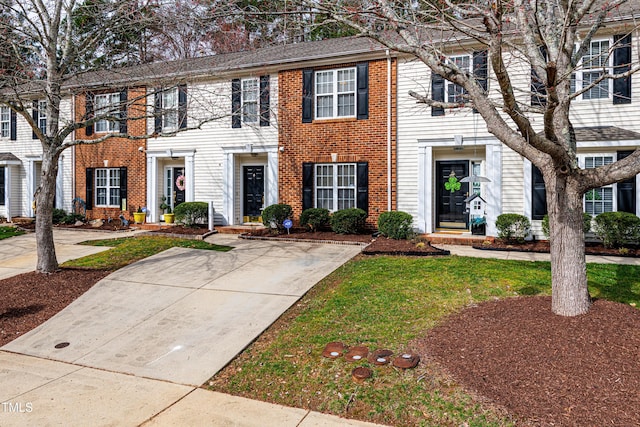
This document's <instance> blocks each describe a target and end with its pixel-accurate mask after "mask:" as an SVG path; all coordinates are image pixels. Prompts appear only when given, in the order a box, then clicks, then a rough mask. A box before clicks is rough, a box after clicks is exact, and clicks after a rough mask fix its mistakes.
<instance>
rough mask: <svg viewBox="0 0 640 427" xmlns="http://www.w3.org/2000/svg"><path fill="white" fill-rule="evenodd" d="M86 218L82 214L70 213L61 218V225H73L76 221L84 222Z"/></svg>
mask: <svg viewBox="0 0 640 427" xmlns="http://www.w3.org/2000/svg"><path fill="white" fill-rule="evenodd" d="M85 220H86V218H85V216H84V215H82V214H77V213H70V214H67V215H65V217H64V218H62V224H75V223H76V222H78V221H82V222H85Z"/></svg>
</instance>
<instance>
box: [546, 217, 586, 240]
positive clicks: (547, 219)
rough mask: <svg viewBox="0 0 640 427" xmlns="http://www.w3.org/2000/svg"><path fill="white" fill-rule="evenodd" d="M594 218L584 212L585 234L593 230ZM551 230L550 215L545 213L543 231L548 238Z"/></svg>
mask: <svg viewBox="0 0 640 427" xmlns="http://www.w3.org/2000/svg"><path fill="white" fill-rule="evenodd" d="M592 219H593V217H592V216H591V215H590V214H588V213H586V212H585V213H583V214H582V231H583V232H584V234H587V233H588V232H589V231H591V220H592ZM549 230H550V229H549V215H545V216H544V218H542V233H543V234H544V235H545V237H546V238H547V239H548V238H549V234H550V231H549Z"/></svg>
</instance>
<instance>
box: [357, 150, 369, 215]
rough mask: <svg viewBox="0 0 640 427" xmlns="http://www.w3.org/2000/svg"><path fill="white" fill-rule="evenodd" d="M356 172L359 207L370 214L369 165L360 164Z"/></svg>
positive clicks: (365, 163)
mask: <svg viewBox="0 0 640 427" xmlns="http://www.w3.org/2000/svg"><path fill="white" fill-rule="evenodd" d="M356 167H357V172H356V181H357V185H358V190H357V193H358V194H357V196H356V197H357V199H356V202H357V207H358V208H360V209H362V210H363V211H365V212H366V213H367V214H368V213H369V163H367V162H358V163H357V166H356Z"/></svg>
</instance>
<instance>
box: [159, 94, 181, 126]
mask: <svg viewBox="0 0 640 427" xmlns="http://www.w3.org/2000/svg"><path fill="white" fill-rule="evenodd" d="M176 129H178V88H177V87H174V88H172V89H167V90H165V91H163V92H162V132H172V131H174V130H176Z"/></svg>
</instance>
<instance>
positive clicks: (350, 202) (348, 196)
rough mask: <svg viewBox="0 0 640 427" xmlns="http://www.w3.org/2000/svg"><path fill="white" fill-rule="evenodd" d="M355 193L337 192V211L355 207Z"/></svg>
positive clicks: (341, 190)
mask: <svg viewBox="0 0 640 427" xmlns="http://www.w3.org/2000/svg"><path fill="white" fill-rule="evenodd" d="M355 195H356V192H355V190H351V189H340V190H338V210H342V209H350V208H355V207H356V197H355Z"/></svg>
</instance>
